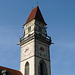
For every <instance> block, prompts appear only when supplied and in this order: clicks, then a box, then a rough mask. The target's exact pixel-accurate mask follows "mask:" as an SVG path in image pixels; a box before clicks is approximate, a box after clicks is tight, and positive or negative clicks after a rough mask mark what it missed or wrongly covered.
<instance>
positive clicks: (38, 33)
mask: <svg viewBox="0 0 75 75" xmlns="http://www.w3.org/2000/svg"><path fill="white" fill-rule="evenodd" d="M46 25H47V24H46V23H45V21H44V19H43V16H42V14H41V11H40V9H39V7H38V6H37V7H35V8H34V9H32V11H31V13H30V15H29V17H28V19H27V21H26V23H25V24H24V34H23V37H21V38H20V46H21V62H20V71H21V72H22V74H23V75H51V71H50V52H49V46H50V45H51V38H50V37H49V36H47V31H46Z"/></svg>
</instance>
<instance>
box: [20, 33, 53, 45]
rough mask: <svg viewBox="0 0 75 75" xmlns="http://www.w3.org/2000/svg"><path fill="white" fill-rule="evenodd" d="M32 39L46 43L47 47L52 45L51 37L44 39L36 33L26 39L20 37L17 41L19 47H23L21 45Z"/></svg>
mask: <svg viewBox="0 0 75 75" xmlns="http://www.w3.org/2000/svg"><path fill="white" fill-rule="evenodd" d="M32 39H35V40H38V41H41V42H44V43H47V44H49V45H50V44H52V40H51V37H49V36H46V37H44V36H42V35H40V34H37V33H32V34H29V35H28V36H27V37H21V38H20V40H19V43H20V45H23V44H25V43H27V42H29V41H31V40H32Z"/></svg>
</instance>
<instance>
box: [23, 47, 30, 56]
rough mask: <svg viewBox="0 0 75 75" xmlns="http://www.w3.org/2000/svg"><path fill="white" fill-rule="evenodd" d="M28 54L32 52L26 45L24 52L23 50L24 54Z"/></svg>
mask: <svg viewBox="0 0 75 75" xmlns="http://www.w3.org/2000/svg"><path fill="white" fill-rule="evenodd" d="M28 54H30V50H29V47H26V48H25V50H24V52H23V55H24V56H26V55H28Z"/></svg>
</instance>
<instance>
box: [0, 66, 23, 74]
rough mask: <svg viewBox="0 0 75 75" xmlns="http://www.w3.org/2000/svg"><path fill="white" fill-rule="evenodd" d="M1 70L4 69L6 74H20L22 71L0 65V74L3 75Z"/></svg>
mask: <svg viewBox="0 0 75 75" xmlns="http://www.w3.org/2000/svg"><path fill="white" fill-rule="evenodd" d="M3 70H6V72H7V74H6V75H22V73H21V72H20V71H17V70H14V69H10V68H6V67H2V66H0V75H3V74H2V71H3Z"/></svg>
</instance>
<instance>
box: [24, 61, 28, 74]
mask: <svg viewBox="0 0 75 75" xmlns="http://www.w3.org/2000/svg"><path fill="white" fill-rule="evenodd" d="M25 75H29V63H28V62H27V63H26V64H25Z"/></svg>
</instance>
